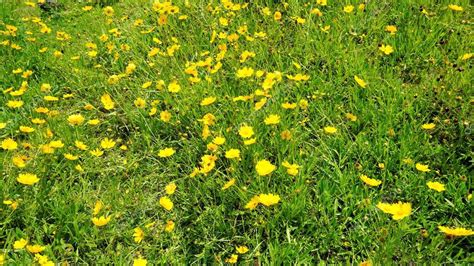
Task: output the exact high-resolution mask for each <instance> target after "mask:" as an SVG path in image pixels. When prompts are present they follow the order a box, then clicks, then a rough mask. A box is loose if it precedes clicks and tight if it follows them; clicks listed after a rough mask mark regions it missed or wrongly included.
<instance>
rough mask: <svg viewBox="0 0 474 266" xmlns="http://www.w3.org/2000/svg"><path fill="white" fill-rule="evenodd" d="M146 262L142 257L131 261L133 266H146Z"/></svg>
mask: <svg viewBox="0 0 474 266" xmlns="http://www.w3.org/2000/svg"><path fill="white" fill-rule="evenodd" d="M147 263H148V261H147V260H146V259H144V258H142V257H140V258H137V259H134V260H133V266H146V265H147Z"/></svg>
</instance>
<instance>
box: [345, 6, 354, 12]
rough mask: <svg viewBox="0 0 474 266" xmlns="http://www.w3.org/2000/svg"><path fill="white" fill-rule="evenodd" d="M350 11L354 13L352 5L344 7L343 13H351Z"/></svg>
mask: <svg viewBox="0 0 474 266" xmlns="http://www.w3.org/2000/svg"><path fill="white" fill-rule="evenodd" d="M352 11H354V6H353V5H347V6H345V7H344V12H346V13H351V12H352Z"/></svg>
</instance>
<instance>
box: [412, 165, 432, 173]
mask: <svg viewBox="0 0 474 266" xmlns="http://www.w3.org/2000/svg"><path fill="white" fill-rule="evenodd" d="M415 168H416V170H418V171H420V172H429V171H430V168H428V165H426V164H421V163H417V164H415Z"/></svg>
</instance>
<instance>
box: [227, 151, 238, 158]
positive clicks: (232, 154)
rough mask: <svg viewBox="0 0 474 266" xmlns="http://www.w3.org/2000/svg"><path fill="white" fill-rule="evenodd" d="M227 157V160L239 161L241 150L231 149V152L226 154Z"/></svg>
mask: <svg viewBox="0 0 474 266" xmlns="http://www.w3.org/2000/svg"><path fill="white" fill-rule="evenodd" d="M225 157H226V158H227V159H239V158H240V150H238V149H230V150H228V151H226V152H225Z"/></svg>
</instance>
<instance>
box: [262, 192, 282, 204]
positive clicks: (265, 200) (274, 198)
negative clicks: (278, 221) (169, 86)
mask: <svg viewBox="0 0 474 266" xmlns="http://www.w3.org/2000/svg"><path fill="white" fill-rule="evenodd" d="M258 197H259V202H260V203H261V204H263V205H265V206H267V207H268V206H271V205H275V204H278V202H280V196H278V195H276V194H260V195H259V196H258Z"/></svg>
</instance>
